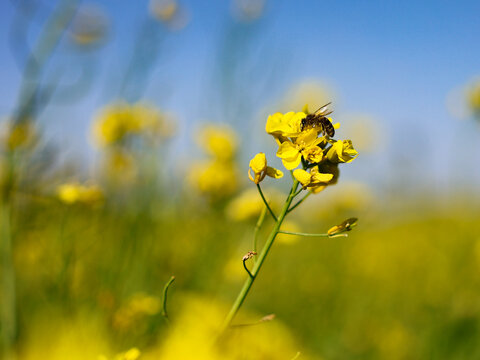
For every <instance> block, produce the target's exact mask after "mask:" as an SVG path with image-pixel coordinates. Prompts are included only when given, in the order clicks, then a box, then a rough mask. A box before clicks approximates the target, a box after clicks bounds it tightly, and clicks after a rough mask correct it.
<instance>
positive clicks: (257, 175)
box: [248, 153, 283, 184]
mask: <svg viewBox="0 0 480 360" xmlns="http://www.w3.org/2000/svg"><path fill="white" fill-rule="evenodd" d="M249 167H250V168H249V169H248V177H249V178H250V180H252V181H253V182H254V183H255V184H259V183H260V182H261V181H262V180H263V179H264V178H265V176H267V175H268V176H270V177H272V178H275V179H279V178H281V177H282V176H283V172H281V171H280V170H277V169H275V168H273V167H270V166H267V158H266V157H265V154H264V153H258V154H257V155H255V156H254V157H253V159H252V160H250V164H249ZM251 171H252V172H253V176H252V173H251Z"/></svg>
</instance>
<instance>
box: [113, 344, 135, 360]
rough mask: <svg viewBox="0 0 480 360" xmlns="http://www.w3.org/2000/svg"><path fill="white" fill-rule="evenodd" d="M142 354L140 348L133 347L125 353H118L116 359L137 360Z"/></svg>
mask: <svg viewBox="0 0 480 360" xmlns="http://www.w3.org/2000/svg"><path fill="white" fill-rule="evenodd" d="M140 355H141V352H140V350H138V349H137V348H136V347H133V348H131V349H129V350H127V351H125V352H123V353H120V354H117V355H116V356H115V360H137V359H138V358H139V357H140Z"/></svg>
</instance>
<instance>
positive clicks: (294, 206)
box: [288, 191, 312, 212]
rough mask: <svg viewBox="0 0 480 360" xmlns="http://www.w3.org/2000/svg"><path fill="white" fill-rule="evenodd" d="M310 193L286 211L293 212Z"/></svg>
mask: <svg viewBox="0 0 480 360" xmlns="http://www.w3.org/2000/svg"><path fill="white" fill-rule="evenodd" d="M311 193H312V192H311V191H309V192H308V193H307V195H305V196H304V197H303V198H301V199H300V200H298V202H297V203H296V204H295V205H293V206H292V207H291V208H290V209H288V212H290V211H293V209H295V208H296V207H297V206H299V205H300V204H301V203H302V202H304V201H305V199H306V198H308V197H309V196H310V194H311Z"/></svg>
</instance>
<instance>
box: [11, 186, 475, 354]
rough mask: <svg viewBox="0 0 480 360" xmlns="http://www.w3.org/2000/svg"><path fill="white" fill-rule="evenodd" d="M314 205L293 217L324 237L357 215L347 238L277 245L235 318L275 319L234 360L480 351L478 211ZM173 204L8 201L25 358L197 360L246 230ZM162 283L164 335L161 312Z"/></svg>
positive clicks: (250, 330)
mask: <svg viewBox="0 0 480 360" xmlns="http://www.w3.org/2000/svg"><path fill="white" fill-rule="evenodd" d="M338 186H339V187H340V186H341V185H338ZM332 189H334V188H332ZM327 191H329V190H327ZM332 191H333V190H332ZM325 194H327V192H325ZM322 195H323V193H322V194H320V195H317V197H318V198H310V199H309V200H310V201H311V203H310V204H305V208H304V209H302V211H301V212H300V211H299V213H298V215H297V216H295V215H293V217H294V220H295V221H297V223H299V224H301V225H302V227H303V228H306V229H311V230H312V231H319V230H320V231H323V230H324V229H325V228H328V227H329V225H330V224H331V223H332V222H333V223H334V222H335V221H337V222H338V219H343V218H345V216H348V215H350V213H351V212H352V211H355V215H357V216H359V217H360V219H361V220H360V222H359V226H357V227H356V228H355V229H354V231H352V232H351V233H350V236H349V237H348V238H334V239H315V238H300V239H295V240H293V241H292V240H291V239H279V241H278V242H277V243H276V244H275V245H274V248H273V251H272V253H271V255H270V257H269V258H268V259H267V263H266V266H265V268H264V269H263V272H262V273H261V274H260V276H259V278H258V281H257V282H256V283H255V285H254V288H253V291H252V294H251V295H250V296H249V297H248V298H247V302H246V305H245V308H244V309H242V310H241V312H240V315H239V317H238V318H237V319H236V320H235V323H249V322H254V321H256V320H258V319H260V318H262V317H263V316H265V315H267V314H272V313H273V314H276V317H275V319H274V320H273V321H271V322H267V323H263V324H259V325H252V326H250V327H244V328H239V329H238V330H235V331H234V333H233V335H232V336H233V338H234V339H236V340H235V341H233V345H232V347H233V348H237V350H238V349H241V350H242V351H241V352H240V354H241V355H232V358H246V359H247V358H248V359H249V358H252V359H253V358H259V359H291V358H293V357H294V356H295V354H296V352H297V351H300V352H301V353H302V355H301V357H299V358H300V359H301V358H312V359H317V358H318V359H385V358H387V359H425V358H435V359H472V358H476V357H477V356H480V355H479V351H480V350H479V349H478V341H479V336H480V332H479V320H480V314H479V311H480V309H479V305H478V304H479V303H480V302H479V297H480V295H479V294H480V292H479V290H480V289H479V286H480V283H479V282H478V280H477V274H478V271H479V265H478V264H479V257H480V243H479V238H478V234H477V224H478V218H477V217H476V214H478V205H475V204H472V202H470V203H466V204H465V203H462V202H457V203H456V205H455V206H452V207H448V208H445V207H444V208H443V209H434V208H433V207H432V206H425V204H426V203H428V199H422V201H421V202H420V201H418V202H415V201H412V202H409V203H408V204H405V205H406V206H404V207H403V208H404V209H408V210H403V211H402V210H401V209H400V210H399V207H397V206H392V208H390V209H389V207H388V206H386V205H382V206H376V207H375V209H373V210H369V211H368V212H367V211H365V210H362V209H353V210H352V208H343V209H342V208H339V209H337V210H335V208H334V210H333V211H332V212H330V213H329V214H326V215H325V214H316V213H315V208H316V206H318V204H319V203H321V196H322ZM179 203H182V204H183V206H182V207H181V208H180V207H177V208H176V207H175V206H174V205H173V204H172V203H168V202H167V203H164V202H163V201H162V199H161V198H158V199H153V201H152V202H151V203H149V206H148V207H146V208H140V209H139V208H137V209H133V208H131V207H130V206H128V205H127V207H125V208H119V207H118V205H117V204H115V206H114V204H110V203H109V201H107V202H106V203H105V204H104V205H103V206H98V207H93V208H92V207H90V206H85V205H81V204H79V205H73V206H68V205H65V204H62V203H60V202H58V201H56V200H55V199H50V200H43V201H35V200H29V199H22V200H21V201H20V199H19V203H18V204H17V207H16V209H17V210H16V211H14V212H13V213H12V234H13V240H14V242H13V243H14V248H13V254H14V265H15V270H16V273H17V280H16V281H17V306H18V327H19V328H18V334H19V336H18V338H17V339H16V341H17V347H18V350H19V354H20V358H22V359H40V358H44V357H45V356H46V355H45V354H48V358H51V359H61V358H65V357H67V358H72V359H75V358H77V357H78V358H83V359H85V358H96V357H97V356H98V355H100V354H105V355H107V356H111V355H112V354H114V353H120V352H121V351H124V350H126V349H129V348H132V347H137V348H139V349H140V350H141V352H142V354H143V355H142V356H143V357H144V358H146V359H148V358H163V357H161V356H163V354H178V357H174V358H179V359H182V358H185V359H187V358H192V359H193V358H195V359H197V358H198V359H199V358H202V351H201V350H199V349H198V347H197V345H196V344H197V342H201V343H204V341H202V339H198V334H199V333H204V332H205V333H207V334H208V331H210V330H209V329H210V327H213V328H215V326H218V325H219V324H218V323H217V324H216V323H215V322H218V321H221V320H222V318H223V316H225V314H226V311H227V310H228V307H229V305H230V304H231V302H232V301H233V298H234V296H235V295H236V292H237V291H238V289H239V287H240V286H241V283H242V281H243V280H244V279H245V277H246V273H245V272H244V270H243V268H242V265H241V256H243V254H244V253H245V252H246V251H248V250H249V249H250V248H251V235H252V231H253V223H252V222H248V221H247V222H240V223H239V222H235V221H232V220H230V219H229V218H228V217H226V216H225V215H224V211H223V205H222V204H217V207H205V206H200V204H199V203H195V202H192V201H191V200H189V199H188V197H185V198H183V199H182V200H181V201H179ZM407 205H408V206H407ZM412 209H419V210H420V209H422V211H421V212H420V211H418V212H414V210H412ZM157 210H158V211H157ZM362 214H365V216H362ZM320 215H322V217H323V219H321V218H320ZM271 225H272V224H271V223H270V222H267V223H266V224H265V227H266V228H268V227H269V226H271ZM170 275H175V276H176V281H175V282H174V284H173V285H172V288H171V292H170V294H169V295H170V296H169V299H168V309H169V316H170V319H171V324H170V326H168V324H167V323H166V321H165V319H164V318H163V317H162V316H161V315H160V303H159V302H160V299H161V296H162V288H163V285H164V283H165V282H166V281H167V280H168V278H169V277H170ZM202 316H205V317H207V319H208V320H207V319H205V318H202ZM196 317H198V319H199V320H198V321H194V320H193V319H196ZM200 319H201V320H200ZM210 322H211V323H210ZM182 326H188V328H189V329H190V330H188V331H187V330H185V329H183V328H182ZM177 327H179V329H177ZM172 329H173V330H172ZM177 331H180V334H181V335H175V334H176V332H177ZM245 334H247V335H245ZM268 334H270V335H268ZM176 336H181V340H182V341H180V342H179V341H178V339H176ZM262 336H263V337H264V338H262ZM272 337H274V338H276V339H275V341H277V342H279V343H280V344H281V345H278V344H276V342H275V341H272V340H271V338H272ZM278 337H280V338H278ZM203 340H205V339H203ZM263 341H267V342H268V344H269V345H268V346H267V347H268V348H269V349H268V350H267V351H266V352H265V353H262V351H261V350H258V349H259V348H261V347H262V346H261V344H260V343H261V342H263ZM175 345H176V346H178V347H179V348H178V349H174V348H173V349H172V347H174V346H175ZM264 346H265V345H264ZM189 347H191V348H190V353H189V354H190V355H187V354H186V353H185V354H184V355H179V354H183V353H182V352H181V350H180V349H184V350H183V351H185V348H189ZM245 349H249V351H246V350H245ZM233 353H235V352H233ZM262 354H263V355H262ZM159 356H160V357H159ZM165 356H166V355H165ZM205 356H206V357H205V358H208V356H207V355H205ZM166 358H172V357H166Z"/></svg>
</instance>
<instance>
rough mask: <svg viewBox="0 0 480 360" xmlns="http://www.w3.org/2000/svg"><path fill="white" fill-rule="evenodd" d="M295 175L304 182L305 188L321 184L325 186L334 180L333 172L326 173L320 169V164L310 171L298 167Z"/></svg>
mask: <svg viewBox="0 0 480 360" xmlns="http://www.w3.org/2000/svg"><path fill="white" fill-rule="evenodd" d="M293 176H295V179H297V180H298V181H299V182H300V184H302V186H303V188H304V189H307V188H308V189H311V190H313V189H315V188H317V187H319V186H325V185H326V184H327V183H328V182H330V180H332V178H333V175H332V174H324V173H320V172H319V171H318V166H315V167H313V168H312V169H311V170H310V172H308V171H305V170H303V169H296V170H295V171H294V172H293Z"/></svg>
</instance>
